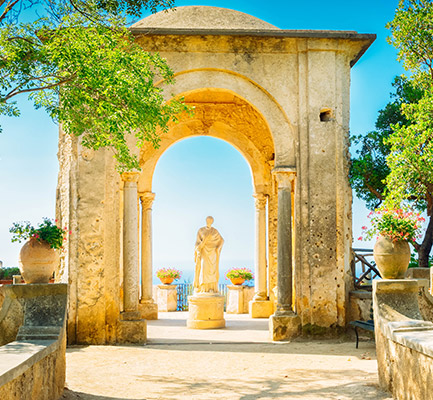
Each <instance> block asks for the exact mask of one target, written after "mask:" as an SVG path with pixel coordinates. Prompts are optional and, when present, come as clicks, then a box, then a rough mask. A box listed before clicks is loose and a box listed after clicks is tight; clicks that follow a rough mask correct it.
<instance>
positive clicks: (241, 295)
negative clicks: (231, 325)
mask: <svg viewBox="0 0 433 400" xmlns="http://www.w3.org/2000/svg"><path fill="white" fill-rule="evenodd" d="M227 289H228V293H227V307H226V312H227V313H228V314H247V313H248V303H249V301H250V300H251V298H252V297H253V296H254V288H253V287H251V286H244V285H228V286H227ZM269 315H271V314H269ZM269 315H268V317H269Z"/></svg>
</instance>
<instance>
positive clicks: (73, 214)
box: [56, 132, 120, 344]
mask: <svg viewBox="0 0 433 400" xmlns="http://www.w3.org/2000/svg"><path fill="white" fill-rule="evenodd" d="M59 162H60V174H59V184H58V201H57V218H58V219H59V221H60V223H61V224H62V225H66V226H68V227H69V229H70V230H71V231H72V234H71V235H70V237H69V240H68V244H67V251H66V252H65V256H64V259H63V263H62V266H61V270H60V271H58V274H56V276H58V277H59V280H61V281H63V282H64V281H67V282H69V284H70V290H69V305H68V341H69V343H84V344H86V343H93V344H103V343H115V342H116V329H117V320H118V316H119V310H120V304H119V298H120V278H119V270H120V239H119V238H120V220H119V219H120V217H119V198H120V176H119V174H118V173H117V172H116V171H115V169H114V160H113V158H112V155H110V154H109V152H107V151H98V152H94V151H92V150H89V149H86V148H83V147H82V146H81V145H80V144H79V143H78V140H77V139H75V138H74V139H72V138H70V137H69V136H67V135H65V134H64V133H63V132H61V134H60V148H59Z"/></svg>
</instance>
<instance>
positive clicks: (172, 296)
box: [156, 285, 177, 312]
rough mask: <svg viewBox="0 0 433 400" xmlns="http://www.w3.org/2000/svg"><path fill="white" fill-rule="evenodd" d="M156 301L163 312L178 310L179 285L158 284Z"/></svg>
mask: <svg viewBox="0 0 433 400" xmlns="http://www.w3.org/2000/svg"><path fill="white" fill-rule="evenodd" d="M156 302H157V304H158V310H159V311H162V312H167V311H176V310H177V286H176V285H158V291H157V297H156Z"/></svg>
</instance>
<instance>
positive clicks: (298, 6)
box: [0, 0, 403, 278]
mask: <svg viewBox="0 0 433 400" xmlns="http://www.w3.org/2000/svg"><path fill="white" fill-rule="evenodd" d="M397 3H398V1H397V0H386V1H377V0H375V1H373V0H369V1H363V2H360V1H350V0H349V1H347V0H346V1H328V2H325V3H324V2H323V1H316V0H314V1H304V2H294V1H288V0H285V1H284V0H282V1H272V0H270V1H267V2H263V1H257V0H250V1H244V0H242V1H241V0H238V1H236V0H234V1H221V0H220V1H211V0H209V1H201V2H199V3H198V2H196V1H181V0H179V1H177V2H176V4H177V6H184V5H209V6H218V7H226V8H231V9H235V10H238V11H242V12H245V13H248V14H251V15H254V16H255V17H258V18H261V19H263V20H265V21H267V22H269V23H271V24H273V25H276V26H277V27H279V28H282V29H330V30H355V31H358V32H360V33H375V34H377V40H376V41H375V43H373V45H372V46H371V47H370V49H369V50H368V51H367V53H366V54H365V55H364V56H363V57H362V58H361V59H360V60H359V61H358V63H357V64H356V65H355V67H354V68H353V69H352V82H351V123H350V128H351V133H352V134H359V133H365V132H367V131H369V130H372V129H373V128H374V123H375V120H376V116H377V111H378V110H379V109H381V108H382V107H383V106H384V105H385V104H386V103H387V102H388V101H389V93H390V92H391V90H392V87H391V82H392V80H393V78H394V76H396V75H399V74H401V73H403V69H402V67H401V65H400V64H399V63H398V62H397V61H396V51H395V49H394V48H393V47H392V46H390V45H388V44H387V43H386V37H387V36H388V34H389V32H388V31H387V29H386V28H385V24H386V23H387V22H388V21H390V20H391V19H392V18H393V15H394V10H395V8H396V7H397ZM145 15H146V14H143V16H145ZM20 106H21V111H22V115H21V117H19V118H6V117H0V124H1V126H2V128H3V132H2V133H1V134H0V260H2V261H3V262H4V265H5V266H15V265H17V264H18V262H17V258H18V252H19V249H20V245H19V244H12V243H10V234H9V232H8V229H9V227H10V226H11V224H12V222H14V221H20V220H30V221H32V222H33V223H35V224H36V223H38V222H39V221H41V220H42V217H44V216H48V217H54V213H55V189H56V180H57V171H58V164H57V137H58V133H57V126H56V125H55V124H54V123H52V122H51V120H50V119H49V118H48V116H46V114H45V113H44V111H42V110H38V111H36V110H34V109H33V107H32V105H31V104H30V103H28V102H27V101H26V99H25V98H22V99H20ZM154 192H155V193H156V199H155V203H154V207H153V209H154V215H153V218H154V267H155V268H158V267H163V266H173V267H178V268H180V269H183V270H187V269H191V268H192V265H193V262H192V253H193V246H194V241H195V234H196V231H197V229H198V228H199V227H200V226H202V225H204V223H205V221H204V220H205V217H206V216H207V215H208V214H211V215H213V216H214V217H215V224H214V226H215V227H216V228H217V229H219V231H220V232H221V234H222V236H223V237H224V238H225V245H224V248H223V251H222V259H221V272H222V273H223V272H225V270H227V269H228V268H229V267H232V266H247V267H251V268H252V267H253V265H254V264H253V257H254V203H253V199H252V184H251V174H250V171H249V167H248V165H247V163H246V161H245V160H244V159H243V157H242V156H241V155H240V154H239V153H238V152H237V151H236V150H235V149H234V148H233V147H231V146H230V145H228V144H227V143H225V142H222V141H220V140H217V139H212V138H194V139H187V140H184V141H182V142H180V143H178V144H176V145H175V146H173V147H171V148H170V149H169V150H167V152H166V153H165V154H164V155H163V156H162V158H161V159H160V161H159V163H158V165H157V168H156V171H155V177H154ZM353 211H354V218H353V220H354V222H353V228H354V238H355V239H356V238H357V237H358V236H359V234H360V227H361V226H362V225H365V224H366V220H367V219H366V215H367V211H366V209H365V208H364V207H363V204H362V202H360V201H359V200H357V199H354V207H353ZM354 246H355V247H356V246H358V247H359V246H368V247H371V244H368V243H367V244H366V243H364V242H361V243H358V242H357V241H356V240H355V242H354ZM189 276H191V275H190V273H189V272H187V273H186V274H185V277H186V278H188V277H189Z"/></svg>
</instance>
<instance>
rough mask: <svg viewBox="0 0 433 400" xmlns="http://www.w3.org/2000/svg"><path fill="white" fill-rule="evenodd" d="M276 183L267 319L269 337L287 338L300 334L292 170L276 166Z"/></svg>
mask: <svg viewBox="0 0 433 400" xmlns="http://www.w3.org/2000/svg"><path fill="white" fill-rule="evenodd" d="M272 172H273V174H274V176H275V178H276V180H277V184H278V229H277V238H278V244H277V246H278V248H277V288H278V291H277V309H276V311H275V313H274V314H273V315H271V317H270V319H269V329H270V334H271V338H272V340H289V339H291V338H293V337H295V336H297V335H299V333H300V328H301V320H300V318H299V316H298V315H296V314H295V313H294V312H293V309H292V302H293V292H292V288H293V279H292V270H293V250H292V208H293V207H292V191H293V189H294V183H295V178H296V170H295V169H294V168H291V167H277V168H274V170H273V171H272Z"/></svg>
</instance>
